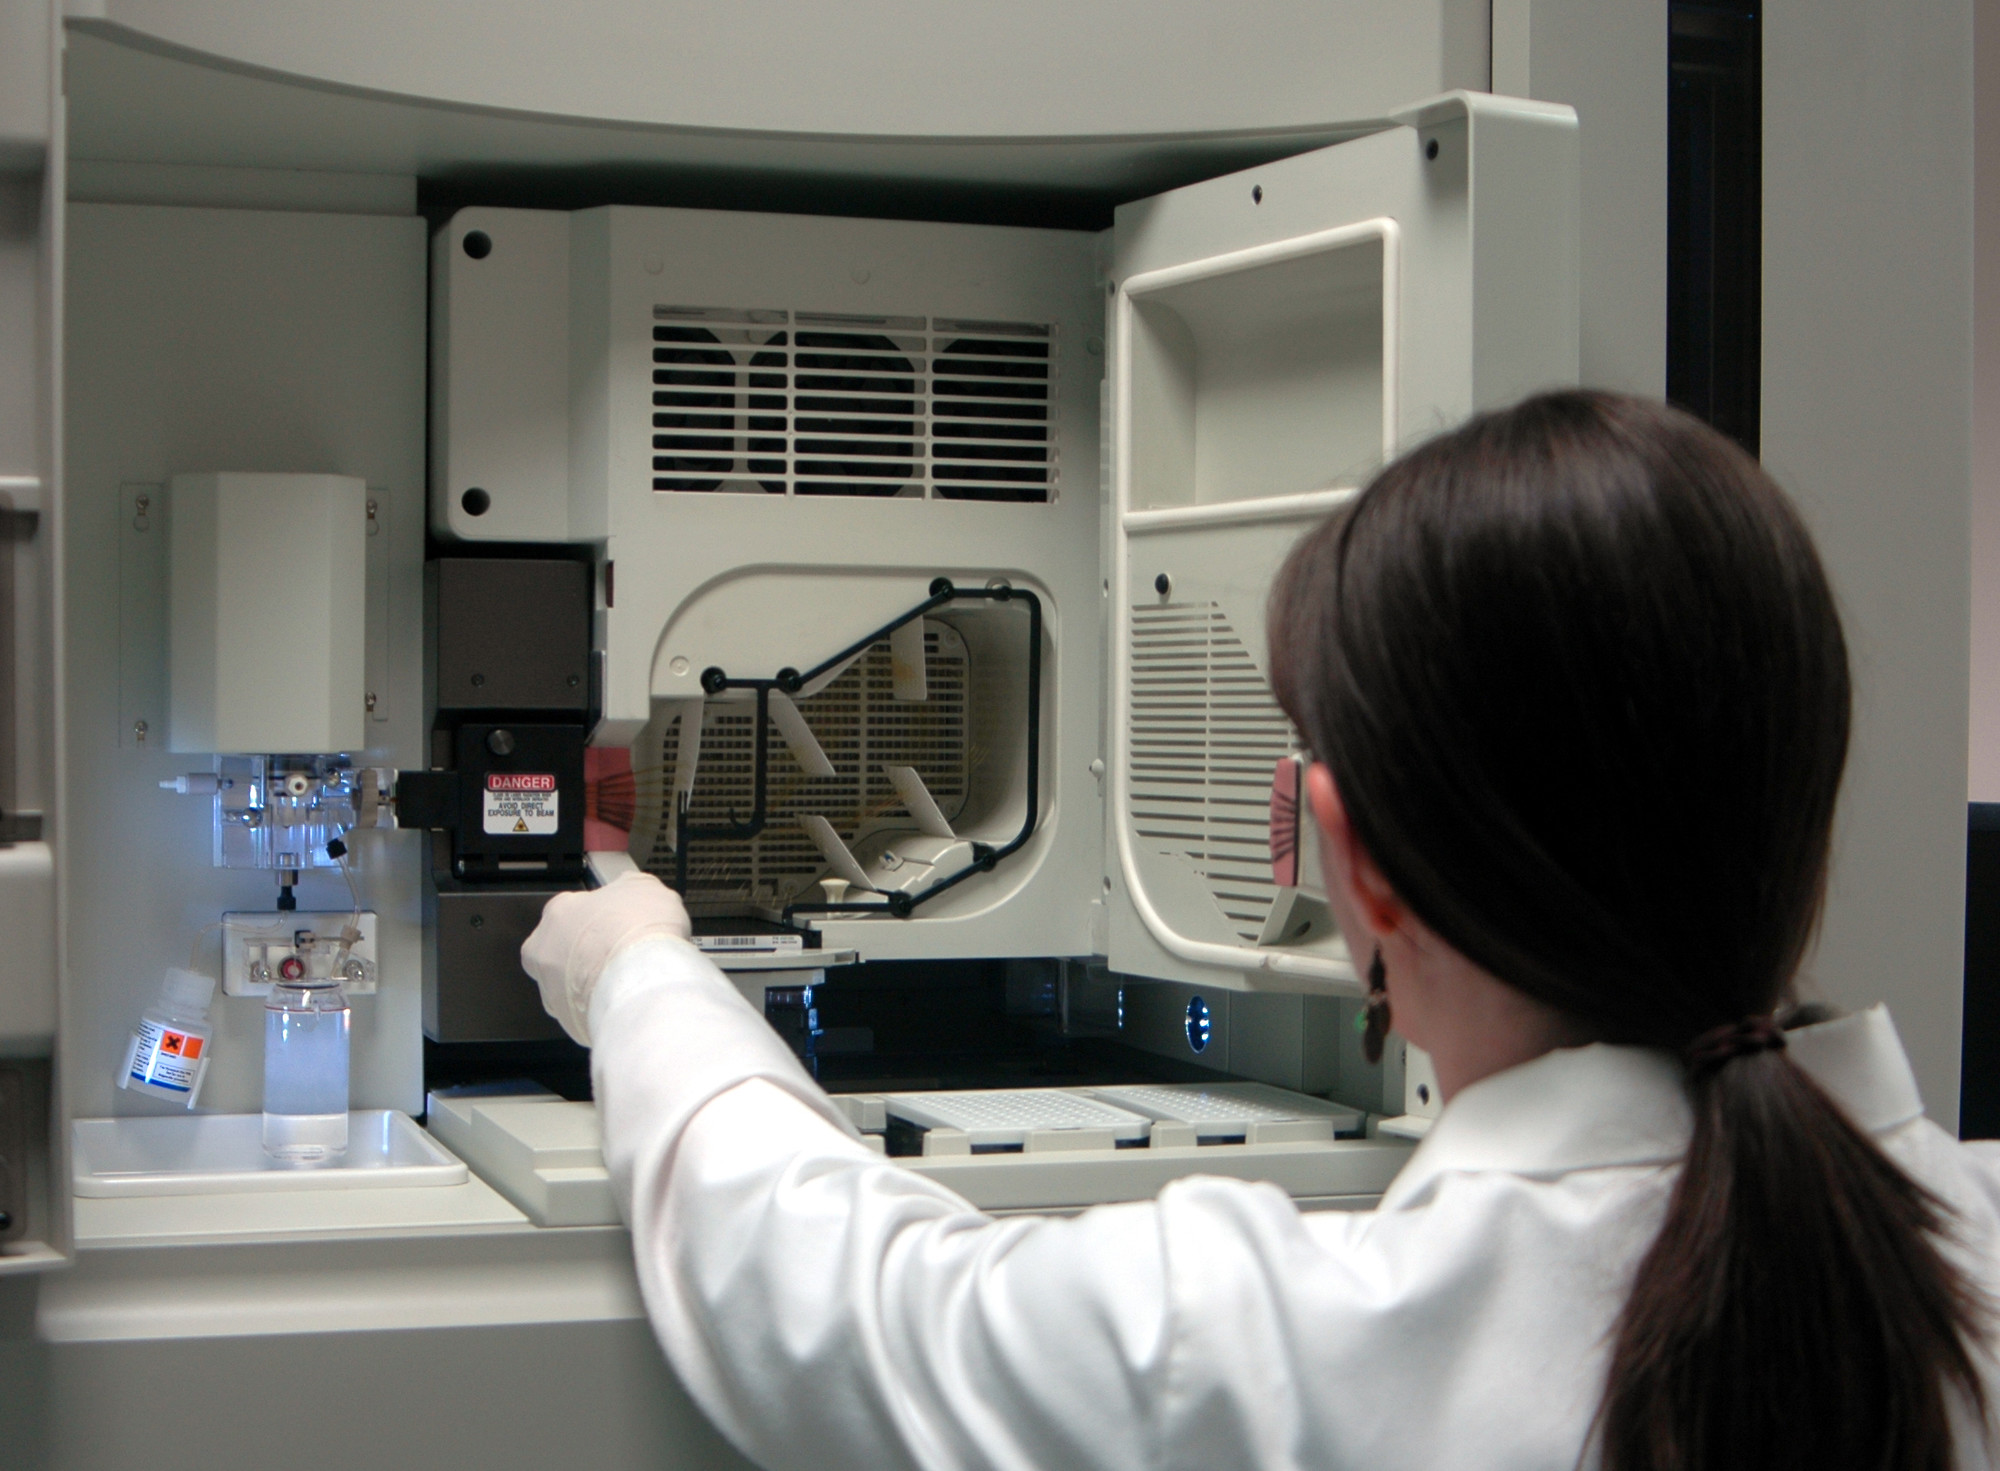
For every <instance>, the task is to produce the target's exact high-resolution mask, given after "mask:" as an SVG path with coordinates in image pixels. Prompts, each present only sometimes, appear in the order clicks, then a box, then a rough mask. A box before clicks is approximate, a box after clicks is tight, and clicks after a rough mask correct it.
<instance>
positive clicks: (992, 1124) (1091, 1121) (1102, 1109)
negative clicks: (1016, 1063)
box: [882, 1088, 1151, 1149]
mask: <svg viewBox="0 0 2000 1471" xmlns="http://www.w3.org/2000/svg"><path fill="white" fill-rule="evenodd" d="M882 1101H883V1103H884V1104H885V1105H886V1107H887V1110H888V1113H889V1116H890V1117H891V1118H898V1119H906V1120H908V1121H909V1122H910V1123H913V1124H920V1125H922V1126H923V1127H924V1128H927V1129H962V1130H963V1131H964V1132H965V1133H966V1134H967V1135H968V1136H970V1143H971V1146H972V1147H973V1148H974V1149H982V1148H1003V1149H1004V1148H1006V1147H1008V1146H1010V1145H1024V1144H1026V1143H1027V1141H1028V1136H1029V1135H1030V1134H1040V1133H1045V1132H1051V1131H1067V1130H1071V1129H1107V1130H1109V1131H1110V1135H1111V1138H1112V1139H1114V1140H1117V1141H1120V1142H1130V1141H1133V1140H1139V1139H1144V1138H1145V1137H1146V1134H1147V1132H1148V1130H1149V1129H1150V1128H1151V1125H1150V1123H1149V1122H1148V1120H1147V1119H1146V1117H1145V1115H1144V1114H1139V1113H1134V1112H1133V1111H1132V1110H1131V1109H1128V1108H1120V1107H1117V1106H1116V1105H1114V1104H1110V1103H1105V1102H1102V1101H1100V1100H1098V1099H1096V1098H1092V1097H1090V1096H1088V1095H1087V1094H1083V1093H1070V1092H1067V1091H1065V1090H1063V1089H1060V1088H965V1089H954V1090H950V1091H946V1092H938V1093H885V1094H884V1095H883V1096H882Z"/></svg>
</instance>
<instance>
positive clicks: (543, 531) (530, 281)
mask: <svg viewBox="0 0 2000 1471" xmlns="http://www.w3.org/2000/svg"><path fill="white" fill-rule="evenodd" d="M569 221H570V217H569V216H568V215H566V214H560V213H556V212H554V211H550V210H535V209H465V210H460V211H459V212H458V213H457V214H455V215H453V216H452V218H451V221H450V223H448V224H447V225H446V226H445V227H444V228H443V229H442V230H440V231H438V233H437V235H436V236H435V237H434V238H433V239H432V241H431V353H432V359H431V527H432V529H433V530H434V531H435V532H436V533H437V534H438V535H440V536H456V537H464V538H466V539H468V540H478V541H561V540H563V539H564V538H565V537H566V536H568V535H569V524H568V517H567V506H568V500H569V394H570V384H569V364H570V347H569V330H570V302H569Z"/></svg>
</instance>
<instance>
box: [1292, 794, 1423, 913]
mask: <svg viewBox="0 0 2000 1471" xmlns="http://www.w3.org/2000/svg"><path fill="white" fill-rule="evenodd" d="M1306 800H1307V802H1308V803H1309V804H1311V806H1312V811H1313V820H1314V821H1315V822H1317V823H1318V824H1319V830H1320V854H1321V856H1322V857H1323V858H1324V860H1325V862H1326V885H1327V892H1328V893H1329V894H1333V895H1337V896H1338V897H1339V898H1341V899H1344V900H1345V901H1346V904H1347V907H1348V908H1349V909H1351V910H1352V912H1353V913H1354V914H1355V916H1356V917H1358V918H1359V919H1360V920H1361V922H1362V923H1363V924H1364V925H1366V926H1367V927H1368V928H1369V929H1370V930H1372V931H1373V932H1374V933H1376V934H1378V935H1386V934H1390V933H1392V932H1393V931H1395V930H1397V929H1400V928H1401V927H1402V924H1403V921H1404V920H1405V919H1406V918H1407V917H1408V914H1409V911H1408V909H1407V908H1405V906H1404V904H1403V901H1402V900H1401V899H1399V898H1397V897H1396V891H1395V890H1394V889H1392V888H1390V887H1389V881H1388V879H1386V878H1384V877H1383V875H1382V870H1381V869H1379V868H1377V867H1376V866H1375V860H1374V859H1373V858H1371V857H1369V856H1368V850H1367V849H1366V848H1364V847H1362V846H1361V839H1360V838H1359V837H1358V836H1356V834H1355V831H1354V825H1353V824H1352V823H1351V822H1349V821H1348V819H1347V808H1346V806H1345V804H1343V803H1342V802H1341V800H1340V789H1339V788H1338V787H1336V786H1335V785H1334V784H1333V773H1332V772H1331V771H1330V770H1328V769H1327V765H1326V763H1325V762H1324V761H1315V762H1314V763H1313V764H1312V765H1311V766H1310V767H1308V768H1307V769H1306Z"/></svg>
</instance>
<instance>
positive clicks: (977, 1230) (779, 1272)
mask: <svg viewBox="0 0 2000 1471" xmlns="http://www.w3.org/2000/svg"><path fill="white" fill-rule="evenodd" d="M590 1027H591V1035H592V1037H593V1038H595V1039H597V1040H596V1049H595V1052H594V1054H593V1057H592V1073H593V1077H594V1079H595V1083H596V1088H597V1099H598V1107H599V1109H600V1112H601V1113H602V1115H603V1120H604V1143H605V1158H606V1162H607V1164H608V1165H609V1167H610V1169H611V1174H612V1179H613V1182H614V1185H615V1188H616V1190H617V1193H618V1198H619V1201H620V1204H621V1207H622V1208H623V1209H624V1211H625V1215H626V1220H627V1221H628V1223H629V1224H630V1226H631V1228H632V1237H633V1248H634V1252H635V1255H636V1259H637V1263H638V1272H639V1281H640V1287H641V1291H642V1293H643V1295H644V1298H645V1302H646V1307H647V1311H648V1313H649V1314H650V1316H651V1318H652V1321H653V1326H654V1329H655V1331H656V1332H657V1333H658V1335H659V1338H660V1342H661V1345H662V1347H663V1348H664V1349H665V1351H666V1354H667V1357H668V1358H669V1359H670V1360H671V1362H672V1363H673V1365H674V1367H675V1369H676V1370H677V1371H678V1373H679V1374H680V1376H681V1378H682V1380H683V1381H684V1382H685V1383H686V1385H687V1387H688V1389H689V1392H690V1393H691V1394H692V1395H693V1396H694V1398H695V1399H696V1401H697V1402H698V1403H699V1404H700V1405H701V1406H702V1408H703V1409H704V1410H705V1411H706V1412H707V1413H708V1414H709V1416H710V1417H711V1418H712V1419H713V1420H714V1421H715V1422H716V1424H717V1425H718V1426H719V1427H720V1428H721V1430H722V1431H723V1432H724V1434H726V1435H727V1436H728V1437H729V1439H730V1440H731V1441H732V1442H733V1443H734V1444H735V1445H736V1446H737V1447H738V1448H739V1449H741V1450H742V1451H743V1452H744V1453H745V1454H747V1455H748V1456H750V1457H751V1458H752V1459H754V1460H756V1461H758V1462H760V1463H762V1464H764V1465H766V1466H769V1467H773V1468H789V1467H802V1468H803V1467H811V1468H814V1471H838V1468H845V1467H854V1468H864V1467H865V1468H869V1471H876V1468H886V1467H900V1466H935V1467H972V1466H996V1467H1046V1466H1056V1465H1060V1466H1064V1467H1079V1468H1081V1467H1136V1466H1145V1465H1156V1464H1159V1463H1160V1461H1161V1460H1162V1458H1163V1457H1162V1452H1163V1448H1162V1447H1161V1446H1160V1445H1159V1444H1158V1443H1157V1432H1156V1429H1155V1426H1156V1423H1157V1407H1158V1405H1159V1403H1160V1400H1161V1398H1162V1388H1163V1386H1162V1382H1161V1381H1162V1380H1163V1377H1164V1375H1165V1372H1166V1368H1165V1358H1166V1344H1167V1339H1168V1314H1167V1304H1166V1300H1165V1294H1166V1272H1165V1266H1164V1261H1163V1258H1162V1248H1161V1233H1160V1227H1159V1219H1158V1212H1157V1208H1156V1207H1155V1206H1153V1205H1152V1204H1151V1203H1146V1204H1139V1205H1131V1206H1116V1207H1110V1208H1105V1209H1099V1210H1096V1211H1091V1212H1089V1213H1087V1214H1085V1215H1084V1216H1081V1217H1078V1218H1076V1219H1074V1220H1043V1219H1015V1220H1005V1221H999V1220H994V1219H992V1218H990V1217H988V1216H985V1215H982V1214H981V1213H980V1212H978V1211H976V1210H974V1209H973V1208H972V1207H971V1206H970V1205H968V1204H967V1203H966V1202H965V1201H964V1200H962V1199H961V1198H959V1197H958V1196H957V1195H955V1194H953V1193H952V1192H951V1191H949V1190H947V1189H945V1188H943V1187H942V1186H940V1185H937V1184H935V1183H933V1182H931V1181H929V1180H926V1179H925V1178H923V1177H922V1176H921V1175H919V1174H916V1173H915V1172H912V1171H909V1170H905V1169H903V1168H901V1167H899V1166H898V1165H896V1164H895V1163H893V1162H891V1161H888V1160H884V1159H882V1158H881V1157H879V1156H877V1155H875V1154H873V1153H872V1152H871V1151H870V1150H868V1149H867V1148H866V1147H865V1146H864V1145H863V1144H862V1143H861V1142H860V1140H859V1139H858V1138H857V1137H856V1136H855V1135H854V1133H853V1132H852V1131H851V1129H849V1128H848V1126H847V1125H846V1124H845V1122H844V1121H842V1119H841V1118H840V1116H839V1114H838V1113H837V1112H836V1111H835V1110H834V1109H833V1107H832V1105H831V1104H830V1103H829V1102H828V1101H827V1099H826V1097H825V1095H824V1094H823V1093H821V1092H820V1090H819V1089H818V1087H817V1086H816V1085H815V1084H814V1083H813V1082H812V1080H811V1079H810V1078H808V1077H807V1076H806V1074H805V1072H804V1070H803V1069H802V1068H801V1067H800V1066H799V1065H798V1063H797V1061H796V1060H795V1059H794V1058H793V1057H792V1055H791V1053H790V1051H789V1050H788V1049H787V1048H786V1047H785V1046H784V1044H783V1043H782V1042H780V1041H779V1039H778V1038H777V1036H776V1034H775V1033H773V1032H772V1031H771V1029H770V1028H769V1027H768V1026H766V1025H765V1023H764V1021H763V1019H762V1018H761V1017H759V1016H758V1015H757V1014H756V1013H755V1011H754V1010H752V1009H751V1007H750V1006H749V1005H748V1004H747V1003H746V1002H744V1001H743V999H742V998H741V997H740V996H739V995H738V994H737V992H736V990H735V988H734V987H733V986H732V985H730V983H729V981H728V979H727V978H726V977H724V976H723V975H722V974H721V973H720V972H719V971H717V970H716V969H715V967H714V966H713V965H712V964H710V963H709V961H708V960H707V959H706V958H704V957H703V956H701V955H700V954H699V953H698V952H697V951H696V950H695V949H694V948H693V947H692V946H689V945H686V944H683V943H681V942H678V941H673V940H651V941H647V942H644V943H643V944H641V945H638V946H635V947H634V948H633V949H631V950H630V951H627V952H625V953H624V954H623V955H620V956H618V957H617V958H615V959H614V960H613V962H612V963H611V965H610V966H609V967H607V969H606V973H605V975H604V978H603V979H602V981H601V982H600V983H599V985H598V989H597V992H596V994H595V996H594V997H593V999H592V1002H591V1008H590Z"/></svg>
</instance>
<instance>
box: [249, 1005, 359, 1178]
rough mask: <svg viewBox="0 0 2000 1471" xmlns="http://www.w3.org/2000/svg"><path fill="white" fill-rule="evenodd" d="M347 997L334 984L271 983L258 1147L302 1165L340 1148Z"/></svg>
mask: <svg viewBox="0 0 2000 1471" xmlns="http://www.w3.org/2000/svg"><path fill="white" fill-rule="evenodd" d="M348 1016H349V1013H348V1009H347V998H346V997H345V996H343V995H342V994H341V991H340V987H339V986H337V985H327V984H325V983H320V984H316V985H312V986H298V987H295V986H288V985H285V984H284V983H283V982H280V983H278V984H277V985H274V986H273V987H272V988H271V996H270V999H269V1000H268V1001H267V1002H265V1006H264V1152H265V1153H266V1154H269V1155H271V1156H272V1157H273V1158H275V1159H282V1160H293V1161H299V1162H302V1163H310V1162H312V1161H315V1160H325V1159H332V1158H337V1157H338V1156H340V1155H343V1154H345V1153H346V1152H347V1061H348V1027H347V1023H348Z"/></svg>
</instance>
